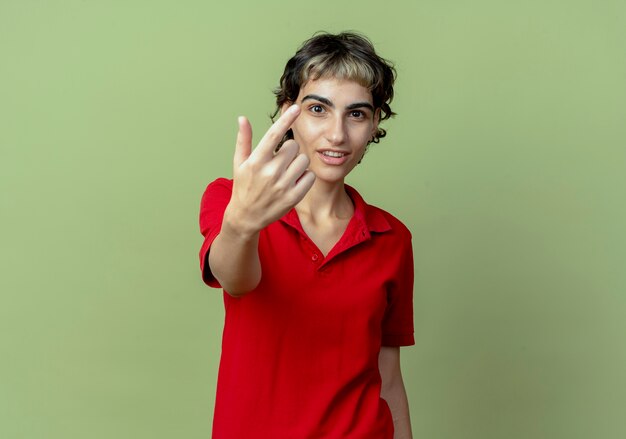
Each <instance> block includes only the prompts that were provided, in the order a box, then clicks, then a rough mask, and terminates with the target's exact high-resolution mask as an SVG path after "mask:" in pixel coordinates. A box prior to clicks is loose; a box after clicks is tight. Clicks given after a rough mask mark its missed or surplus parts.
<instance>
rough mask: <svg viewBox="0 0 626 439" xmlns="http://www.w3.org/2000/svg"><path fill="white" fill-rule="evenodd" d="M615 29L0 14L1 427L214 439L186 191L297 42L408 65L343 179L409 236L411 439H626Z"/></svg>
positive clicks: (315, 9) (431, 4)
mask: <svg viewBox="0 0 626 439" xmlns="http://www.w3.org/2000/svg"><path fill="white" fill-rule="evenodd" d="M625 24H626V5H625V3H624V2H623V1H621V0H609V1H602V0H599V1H566V0H562V1H551V0H543V1H538V0H532V1H524V2H522V1H495V0H494V1H485V0H475V1H441V0H439V1H434V0H433V1H414V2H409V1H406V2H399V1H395V2H393V1H389V2H387V3H383V2H380V1H317V2H295V1H291V2H286V1H285V2H280V1H265V2H253V1H248V2H241V1H232V2H209V1H177V2H175V1H169V2H165V1H149V0H145V1H132V0H130V1H122V0H116V1H93V0H84V1H77V0H65V1H43V0H42V1H35V0H22V1H20V0H1V1H0V146H1V150H0V154H1V155H0V185H1V193H0V213H1V217H0V221H1V227H0V258H1V259H0V267H1V270H2V271H1V276H0V349H1V350H0V377H1V381H0V437H2V438H8V439H11V438H29V439H31V438H43V439H47V438H81V439H82V438H89V439H91V438H94V439H99V438H107V439H109V438H124V439H125V438H151V439H156V438H207V437H209V436H210V424H211V416H212V409H213V398H214V391H215V381H216V374H217V365H218V359H219V345H220V336H221V325H222V319H223V309H222V298H221V292H219V291H218V290H212V289H209V288H208V287H206V286H204V285H203V284H202V282H201V280H200V276H199V269H198V258H197V252H198V249H199V246H200V244H201V236H200V234H199V231H198V226H197V214H198V206H199V201H200V197H201V194H202V192H203V190H204V187H205V186H206V184H207V183H208V182H210V181H211V180H213V179H214V178H216V177H218V176H230V175H231V157H232V152H233V144H234V139H235V133H236V117H237V116H238V115H239V114H245V115H247V116H249V118H250V119H251V121H252V124H253V127H254V128H255V139H259V138H260V136H261V135H262V133H263V132H264V130H265V129H266V128H267V127H268V126H269V119H268V114H269V113H270V112H271V111H272V110H273V95H272V93H271V90H272V89H273V87H275V86H276V84H277V81H278V78H279V76H280V74H281V72H282V68H283V66H284V63H285V62H286V60H287V59H288V58H289V57H290V56H291V55H292V54H293V53H294V51H295V50H296V48H297V47H298V45H299V44H300V42H301V41H303V40H304V39H306V38H308V37H310V36H311V35H312V34H313V33H314V32H315V31H317V30H329V31H340V30H344V29H354V30H359V31H362V32H364V33H366V34H367V35H368V36H369V37H370V38H371V39H372V40H373V41H374V43H375V44H376V46H377V48H378V50H379V52H380V53H381V54H382V55H383V56H385V57H387V58H389V59H391V60H393V61H394V62H395V63H396V65H397V69H398V73H399V79H398V83H397V88H396V93H397V95H396V99H395V100H394V106H393V108H394V109H395V110H396V111H397V112H398V117H397V118H396V119H394V120H392V121H389V123H387V125H386V127H387V128H388V129H389V135H388V137H387V138H386V139H384V140H383V141H382V142H381V143H380V144H379V145H374V146H373V147H372V148H371V151H370V152H369V154H368V155H367V156H366V158H365V160H364V162H363V163H362V165H360V166H359V167H358V168H357V169H356V170H355V172H354V173H353V175H351V176H350V178H349V181H350V183H351V184H353V185H355V186H356V187H357V188H359V190H360V191H361V192H362V194H363V195H364V197H365V198H366V200H368V201H369V202H371V203H373V204H377V205H379V206H381V207H383V208H385V209H387V210H389V211H391V212H393V213H394V214H395V215H396V216H398V217H399V218H401V219H402V220H403V221H404V222H405V223H406V224H407V225H408V226H409V227H410V229H411V230H412V232H413V236H414V249H415V264H416V284H415V287H416V288H415V318H416V319H415V327H416V345H415V346H414V347H410V348H404V349H403V350H402V365H403V371H404V376H405V381H406V386H407V391H408V394H409V398H410V404H411V415H412V422H413V430H414V434H415V438H429V439H465V438H467V439H492V438H493V439H503V438H507V439H517V438H524V439H544V438H545V439H561V438H563V439H566V438H567V439H591V438H593V439H622V438H624V437H626V419H625V418H626V341H625V335H626V270H625V265H626V264H625V262H626V231H625V226H624V224H625V223H626V207H625V202H624V200H625V192H626V190H625V189H626V128H625V125H626V124H625V123H624V122H625V119H626V30H625V29H626V25H625ZM251 367H254V365H251ZM303 398H306V395H303ZM259 403H260V404H262V403H263V402H262V401H260V402H259ZM242 422H245V419H243V420H242Z"/></svg>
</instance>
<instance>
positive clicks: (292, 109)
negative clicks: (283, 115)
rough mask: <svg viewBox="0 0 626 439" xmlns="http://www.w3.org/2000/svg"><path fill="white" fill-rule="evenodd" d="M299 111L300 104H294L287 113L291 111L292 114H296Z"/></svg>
mask: <svg viewBox="0 0 626 439" xmlns="http://www.w3.org/2000/svg"><path fill="white" fill-rule="evenodd" d="M299 109H300V107H299V106H298V104H293V105H292V106H291V107H289V109H288V110H287V111H289V112H290V113H295V112H296V111H298V110H299Z"/></svg>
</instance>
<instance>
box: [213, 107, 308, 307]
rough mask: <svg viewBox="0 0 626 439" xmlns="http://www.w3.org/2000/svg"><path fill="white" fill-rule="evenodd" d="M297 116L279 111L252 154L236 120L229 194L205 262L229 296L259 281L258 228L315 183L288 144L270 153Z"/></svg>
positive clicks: (247, 129)
mask: <svg viewBox="0 0 626 439" xmlns="http://www.w3.org/2000/svg"><path fill="white" fill-rule="evenodd" d="M299 114H300V108H299V107H298V106H296V105H294V106H292V107H290V108H289V109H288V110H287V111H285V112H283V114H282V115H281V117H280V118H279V119H278V120H277V121H276V122H275V123H274V124H273V125H272V126H271V127H270V129H269V130H268V131H267V133H266V134H265V136H263V139H261V142H260V143H259V145H258V146H257V147H256V148H255V149H254V151H252V127H251V126H250V122H248V120H247V119H246V118H245V117H241V118H239V132H238V134H237V144H236V146H235V156H234V158H233V192H232V196H231V199H230V202H229V203H228V206H226V211H225V212H224V220H223V222H222V229H221V230H220V233H219V234H218V235H217V237H216V238H215V240H214V241H213V243H212V245H211V250H210V252H209V256H208V261H207V262H208V263H209V267H210V268H211V273H212V274H213V276H215V278H216V279H217V280H218V281H219V282H220V284H221V285H222V287H223V288H224V290H225V291H226V292H228V293H229V294H230V295H232V296H242V295H244V294H245V293H247V292H249V291H251V290H253V289H254V288H256V286H257V285H258V283H259V282H260V280H261V263H260V261H259V255H258V242H259V233H260V232H261V230H262V229H263V228H265V227H266V226H268V225H269V224H271V223H272V222H274V221H276V220H277V219H279V218H280V217H282V216H283V215H284V214H285V213H287V212H288V211H289V209H291V208H292V207H293V206H295V205H296V204H297V203H298V202H299V201H300V200H301V199H302V198H303V197H304V195H305V194H306V193H307V192H308V191H309V189H310V188H311V186H312V185H313V182H314V181H315V175H314V174H313V173H312V172H310V171H308V170H307V167H308V165H309V160H308V158H307V157H306V156H305V155H304V154H299V153H298V145H297V144H296V143H295V142H294V141H293V140H289V141H287V142H285V143H284V144H283V146H282V148H281V149H280V150H279V152H277V153H276V152H275V150H276V146H277V145H278V143H279V142H280V140H281V139H282V138H283V136H284V135H285V133H286V132H287V130H289V127H290V126H291V124H292V123H293V122H294V121H295V119H296V118H297V117H298V115H299Z"/></svg>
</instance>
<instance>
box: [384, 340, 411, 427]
mask: <svg viewBox="0 0 626 439" xmlns="http://www.w3.org/2000/svg"><path fill="white" fill-rule="evenodd" d="M378 368H379V370H380V377H381V378H382V387H381V390H380V396H381V397H382V398H383V399H384V400H385V401H387V405H389V408H390V409H391V415H392V416H393V426H394V435H393V437H394V439H412V438H413V433H412V432H411V418H410V415H409V402H408V399H407V396H406V390H405V389H404V381H403V380H402V372H401V370H400V348H399V347H388V346H383V347H381V349H380V354H379V355H378Z"/></svg>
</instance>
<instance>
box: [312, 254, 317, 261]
mask: <svg viewBox="0 0 626 439" xmlns="http://www.w3.org/2000/svg"><path fill="white" fill-rule="evenodd" d="M318 259H319V256H318V255H317V253H313V256H311V260H312V261H317V260H318Z"/></svg>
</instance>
